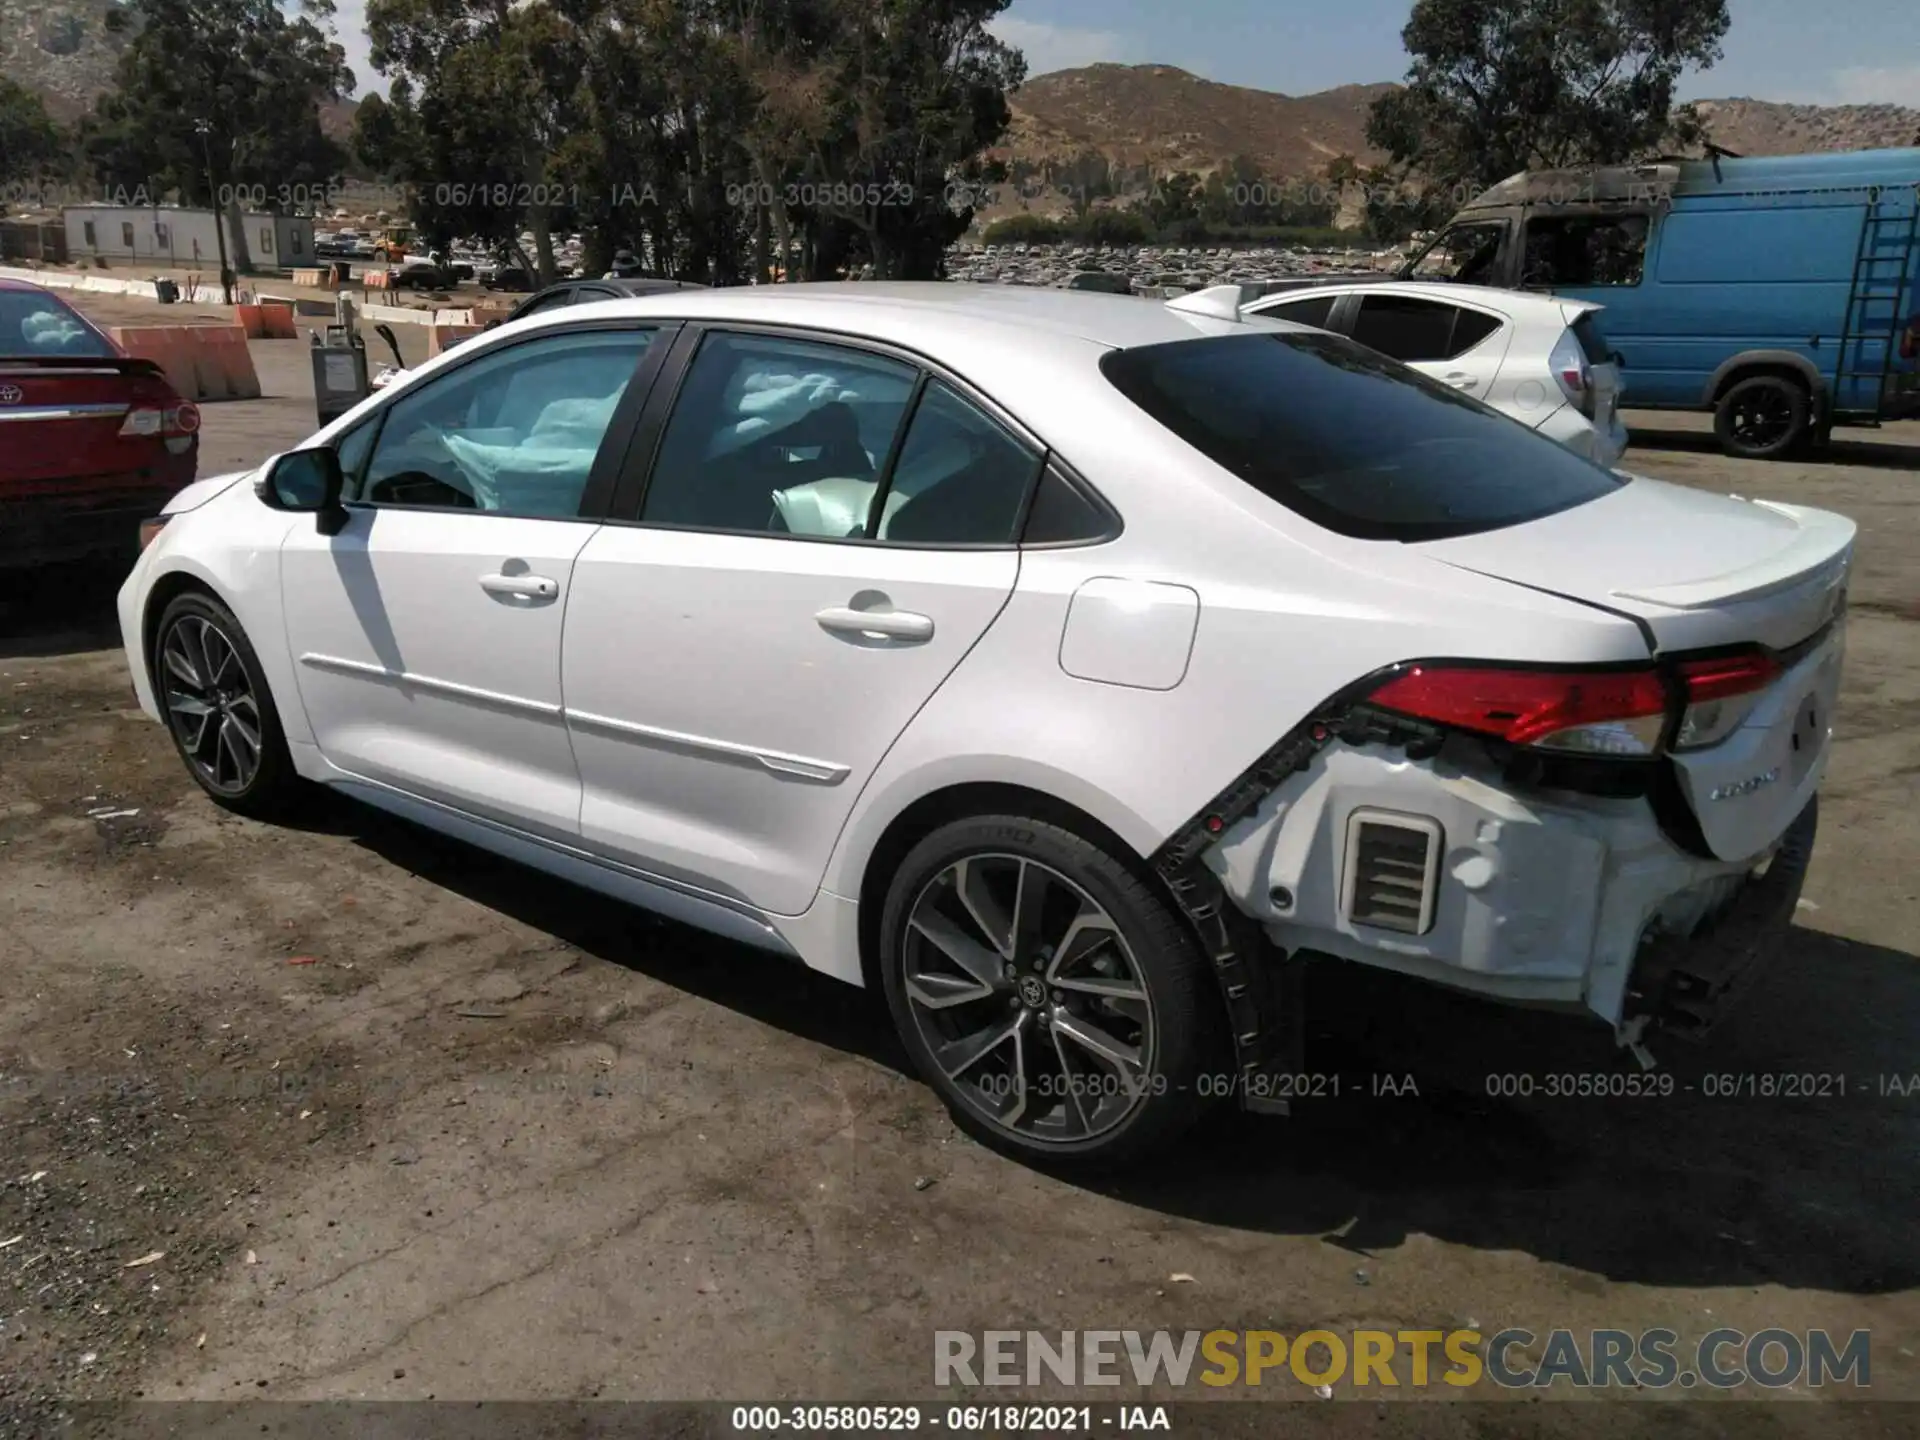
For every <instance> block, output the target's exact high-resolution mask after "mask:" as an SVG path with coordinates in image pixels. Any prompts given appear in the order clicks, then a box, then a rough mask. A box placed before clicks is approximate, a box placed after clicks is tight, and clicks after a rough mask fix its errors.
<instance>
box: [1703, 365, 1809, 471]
mask: <svg viewBox="0 0 1920 1440" xmlns="http://www.w3.org/2000/svg"><path fill="white" fill-rule="evenodd" d="M1812 414H1813V397H1812V396H1810V395H1809V394H1808V393H1807V387H1806V386H1805V385H1802V384H1801V383H1800V382H1799V381H1798V380H1795V379H1793V378H1791V377H1790V376H1786V375H1750V376H1748V377H1747V378H1746V379H1745V380H1740V381H1736V382H1735V383H1734V384H1732V385H1729V386H1728V387H1727V389H1726V392H1725V393H1724V394H1723V395H1721V397H1720V401H1719V403H1718V404H1717V405H1715V406H1714V409H1713V435H1714V438H1715V439H1716V440H1718V441H1719V442H1720V448H1721V450H1723V451H1724V452H1725V453H1727V454H1728V455H1732V456H1734V457H1735V458H1736V459H1741V460H1779V459H1782V458H1784V457H1785V456H1788V455H1791V454H1794V453H1795V452H1796V451H1798V450H1799V449H1800V448H1801V447H1802V446H1803V445H1804V444H1805V443H1806V440H1807V435H1808V426H1809V424H1810V422H1811V420H1812Z"/></svg>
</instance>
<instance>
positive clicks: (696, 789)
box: [119, 283, 1855, 1163]
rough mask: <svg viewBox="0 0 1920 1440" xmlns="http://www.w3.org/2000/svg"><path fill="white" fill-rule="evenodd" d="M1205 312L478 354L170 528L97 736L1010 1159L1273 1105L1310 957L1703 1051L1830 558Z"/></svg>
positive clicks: (582, 339)
mask: <svg viewBox="0 0 1920 1440" xmlns="http://www.w3.org/2000/svg"><path fill="white" fill-rule="evenodd" d="M1242 298H1243V296H1242V294H1241V292H1240V291H1239V289H1238V287H1225V288H1224V289H1222V290H1215V291H1204V292H1201V293H1199V294H1197V295H1191V296H1185V297H1182V298H1180V299H1177V300H1173V301H1171V302H1168V303H1166V304H1160V303H1157V302H1155V301H1151V300H1146V299H1132V298H1125V297H1120V296H1109V295H1099V294H1087V293H1076V292H1065V291H1048V290H1029V289H1015V288H1011V287H1009V288H1004V289H1003V288H999V287H992V286H966V285H924V286H922V285H889V284H872V283H863V284H853V285H792V286H785V285H783V286H764V287H752V288H742V289H737V290H712V291H707V290H702V291H688V292H684V293H680V294H673V295H654V296H648V297H645V298H641V299H635V300H628V301H621V302H613V303H608V304H599V305H593V306H580V307H575V306H568V307H565V308H563V309H560V310H557V311H555V312H553V313H552V314H545V313H543V314H539V315H534V316H530V317H528V318H527V319H525V320H523V321H520V322H518V323H516V324H513V325H510V326H503V327H502V328H501V329H500V330H497V331H495V332H493V333H491V334H489V335H487V336H485V337H483V338H481V339H478V340H475V341H474V342H473V343H471V344H469V345H466V346H463V347H461V348H460V349H459V350H456V351H454V352H451V353H449V354H446V355H442V356H440V357H437V358H436V359H434V360H432V361H430V362H428V363H427V364H426V365H423V366H422V367H420V368H419V369H418V370H416V371H415V372H413V373H412V374H411V375H410V376H409V377H408V378H407V379H406V380H405V381H404V382H403V383H402V384H400V385H397V386H394V387H392V388H390V389H389V390H387V391H386V392H384V393H382V394H380V395H377V396H373V397H370V398H369V399H368V400H367V401H365V402H364V403H362V404H361V405H360V406H358V407H356V408H355V409H354V410H353V411H351V412H350V413H349V414H347V415H346V416H344V417H342V418H341V419H339V420H337V421H335V422H334V423H332V424H330V425H328V426H327V427H326V428H325V429H323V430H322V431H320V433H319V434H318V435H316V436H315V437H314V438H313V439H312V440H311V441H310V442H309V443H307V444H306V445H304V446H302V447H301V448H299V449H298V450H295V451H292V452H289V453H286V454H283V455H280V456H276V457H273V458H272V459H270V460H268V461H266V462H265V463H264V464H263V465H261V466H260V467H259V468H258V469H257V470H255V471H251V472H248V473H246V474H239V475H228V476H222V477H220V478H217V479H211V480H207V481H203V482H201V483H199V484H197V485H195V486H193V487H191V488H190V489H189V490H187V491H186V492H185V493H184V494H182V495H181V496H179V497H177V498H176V499H175V500H174V501H173V502H172V503H171V504H170V505H169V506H168V507H167V513H166V516H165V523H164V525H163V526H162V527H161V528H159V529H158V531H157V533H156V535H155V538H154V540H153V542H152V544H151V545H150V546H149V547H148V548H147V549H146V551H145V552H144V554H143V555H142V557H141V559H140V561H139V563H138V565H137V566H136V568H135V570H134V573H133V574H132V576H131V577H130V578H129V579H128V581H127V583H126V585H125V586H124V587H123V588H122V590H121V592H120V596H119V614H120V623H121V626H122V629H123V631H124V636H125V643H126V649H127V657H128V662H129V665H130V667H131V670H132V673H133V678H134V685H135V689H136V692H137V694H138V696H139V700H140V704H141V706H142V707H143V708H144V709H145V710H146V711H147V712H148V713H149V714H150V715H152V716H154V717H155V718H156V719H160V720H164V721H165V722H166V723H167V724H168V726H169V728H170V731H171V734H172V736H173V739H174V743H175V745H176V747H177V748H178V750H179V752H180V755H181V757H182V759H183V761H184V763H185V764H186V766H187V768H188V771H189V773H190V774H191V775H192V776H193V777H194V779H195V780H196V781H197V782H198V783H199V784H200V785H201V786H202V788H204V789H205V790H206V792H207V793H208V794H209V795H211V796H212V797H213V798H214V799H215V800H216V801H218V802H219V803H220V804H222V805H225V806H227V807H229V808H231V809H234V810H237V811H240V812H242V813H245V814H250V815H255V816H261V817H272V816H275V815H279V814H282V813H284V812H285V811H286V810H287V809H288V808H289V807H291V806H293V805H296V804H297V803H298V801H299V798H300V796H301V795H302V793H303V792H304V791H305V789H306V787H307V784H308V783H309V782H317V783H319V784H322V785H327V786H332V787H334V788H335V789H337V790H339V791H341V792H343V793H345V794H348V795H353V796H357V797H359V798H361V799H363V800H365V801H367V802H369V803H372V804H374V805H377V806H380V807H383V808H385V809H387V810H389V811H392V812H394V813H396V814H399V815H402V816H406V817H410V818H412V819H414V820H417V821H419V822H420V823H422V824H425V825H427V826H430V827H432V828H434V829H437V830H439V831H441V832H443V833H446V834H448V835H452V836H457V837H459V838H461V839H464V840H467V841H470V842H472V843H474V844H476V845H479V846H483V847H487V848H489V849H492V850H494V851H497V852H498V853H501V854H504V855H508V856H512V857H514V858H516V859H519V860H522V861H524V862H526V863H528V864H530V865H532V866H535V867H537V868H539V869H541V870H543V871H545V872H547V873H548V874H550V875H552V876H554V877H556V878H560V879H565V880H568V881H572V882H575V883H578V884H582V885H586V886H590V887H593V888H595V889H598V890H601V891H604V892H605V893H607V894H610V895H614V896H618V897H621V898H624V899H626V900H629V901H633V902H635V903H638V904H641V905H645V906H648V907H651V908H654V909H656V910H659V911H661V912H663V913H666V914H669V915H674V916H677V917H680V918H682V919H684V920H687V921H689V922H691V923H693V924H695V925H700V926H704V927H706V928H708V929H710V930H712V931H714V932H716V933H718V934H721V935H726V936H731V937H734V938H737V939H740V940H743V941H746V942H748V943H750V944H753V945H758V946H761V947H764V948H766V949H769V950H772V951H776V952H780V953H783V954H789V955H795V956H798V957H799V958H800V959H801V960H803V961H804V962H805V963H807V964H808V965H810V966H813V967H814V968H816V969H819V970H821V971H824V972H826V973H828V974H830V975H834V976H837V977H839V978H841V979H843V980H846V981H849V982H852V983H854V984H865V985H872V986H878V987H880V988H881V989H882V990H883V991H884V993H885V995H886V998H887V1001H888V1004H889V1006H890V1008H891V1012H892V1015H893V1018H894V1020H895V1022H896V1023H897V1025H898V1027H899V1030H900V1033H901V1036H902V1037H903V1039H904V1042H905V1044H906V1046H907V1048H908V1049H909V1051H910V1052H911V1053H912V1055H913V1057H914V1059H915V1061H916V1063H917V1064H918V1066H919V1067H920V1069H921V1071H922V1073H923V1074H924V1075H925V1076H926V1078H927V1081H928V1083H929V1084H931V1085H932V1086H933V1087H934V1088H935V1089H936V1090H937V1091H938V1092H939V1093H940V1094H941V1095H942V1097H943V1098H944V1099H945V1100H946V1102H947V1103H948V1104H949V1105H950V1106H951V1107H952V1109H953V1111H954V1113H955V1115H956V1116H957V1117H958V1119H959V1120H960V1122H961V1123H962V1124H964V1125H966V1126H967V1127H968V1128H969V1129H970V1130H972V1131H973V1132H974V1133H975V1134H977V1135H979V1136H981V1137H982V1138H983V1139H985V1140H987V1141H989V1142H990V1143H993V1144H995V1145H998V1146H1000V1147H1002V1148H1004V1149H1006V1150H1007V1151H1009V1152H1011V1153H1014V1154H1018V1155H1021V1156H1025V1157H1030V1158H1038V1159H1043V1160H1049V1161H1055V1162H1062V1163H1064V1162H1070V1161H1084V1162H1092V1161H1113V1160H1117V1159H1120V1158H1123V1157H1127V1156H1137V1155H1138V1154H1140V1153H1142V1152H1144V1151H1145V1150H1147V1149H1149V1148H1150V1147H1152V1146H1153V1145H1155V1144H1157V1143H1159V1142H1162V1141H1165V1140H1167V1139H1168V1138H1169V1137H1170V1136H1172V1135H1173V1134H1175V1133H1176V1132H1178V1131H1179V1130H1180V1129H1181V1128H1182V1127H1183V1126H1185V1125H1186V1124H1187V1123H1188V1122H1189V1121H1190V1120H1191V1119H1192V1118H1193V1116H1194V1115H1195V1114H1196V1112H1197V1111H1198V1110H1199V1109H1200V1108H1201V1107H1202V1106H1203V1105H1204V1104H1205V1103H1207V1101H1208V1100H1209V1099H1210V1098H1211V1097H1213V1096H1215V1095H1219V1094H1224V1093H1234V1094H1238V1095H1240V1096H1241V1097H1242V1098H1243V1102H1244V1103H1248V1104H1250V1105H1253V1106H1255V1107H1256V1108H1258V1107H1259V1106H1261V1105H1263V1104H1265V1103H1266V1101H1267V1099H1268V1098H1270V1097H1273V1096H1276V1095H1280V1094H1284V1093H1285V1092H1284V1089H1283V1088H1282V1082H1281V1081H1280V1080H1279V1079H1278V1078H1277V1077H1280V1076H1283V1075H1290V1074H1294V1073H1297V1070H1296V1068H1295V1067H1297V1066H1298V1064H1299V1060H1300V1057H1299V1056H1298V1054H1297V1053H1296V1052H1295V1051H1294V1050H1293V1049H1292V1048H1291V1043H1292V1042H1290V1041H1289V1040H1288V1038H1287V1037H1289V1036H1291V1035H1294V1034H1296V1033H1298V1032H1297V1031H1296V1029H1295V1028H1294V1027H1292V1026H1290V1025H1289V1024H1288V1023H1286V1022H1287V1020H1289V1019H1290V1018H1291V1016H1283V1015H1282V1013H1281V1011H1280V1008H1279V1002H1278V1001H1277V1000H1276V999H1275V998H1274V997H1275V996H1276V994H1277V993H1279V992H1280V991H1281V990H1282V989H1284V988H1285V987H1284V985H1283V983H1282V982H1283V980H1284V977H1287V976H1289V975H1292V974H1297V973H1298V970H1297V968H1296V967H1298V966H1299V965H1300V964H1301V963H1302V962H1303V961H1304V960H1305V959H1307V958H1311V957H1337V958H1339V959H1344V960H1346V961H1350V962H1357V963H1359V964H1362V965H1369V966H1376V967H1380V968H1383V969H1386V970H1390V971H1397V972H1401V973H1404V974H1407V975H1412V976H1417V977H1420V978H1423V979H1426V980H1429V981H1436V982H1439V983H1442V984H1445V985H1450V986H1454V987H1456V988H1459V989H1462V990H1466V991H1469V992H1473V993H1475V994H1478V995H1482V996H1486V997H1489V998H1491V999H1494V1000H1499V1001H1509V1002H1513V1003H1516V1004H1524V1005H1529V1006H1554V1007H1559V1008H1563V1009H1566V1010H1569V1011H1573V1012H1579V1013H1585V1014H1588V1015H1590V1016H1592V1017H1595V1018H1597V1019H1598V1020H1599V1021H1601V1022H1603V1023H1604V1024H1605V1025H1606V1026H1609V1027H1611V1028H1612V1034H1613V1037H1614V1039H1615V1040H1616V1041H1617V1042H1618V1043H1619V1044H1620V1045H1622V1046H1624V1047H1628V1048H1629V1049H1633V1050H1635V1051H1636V1053H1640V1051H1641V1047H1642V1046H1643V1043H1644V1040H1645V1038H1646V1033H1647V1032H1648V1030H1649V1029H1651V1028H1655V1027H1659V1026H1671V1027H1673V1028H1676V1029H1679V1030H1682V1031H1687V1032H1689V1033H1698V1032H1699V1031H1701V1030H1703V1029H1704V1028H1705V1027H1706V1026H1708V1025H1709V1024H1711V1023H1712V1021H1714V1020H1715V1019H1716V1018H1717V1017H1718V1015H1719V1013H1720V1011H1721V1009H1722V1007H1723V1005H1724V1003H1725V1001H1726V999H1727V997H1728V996H1729V995H1730V994H1732V993H1733V989H1734V982H1735V981H1736V980H1737V979H1739V978H1741V977H1743V976H1744V975H1746V974H1748V973H1749V972H1750V971H1751V969H1752V968H1753V966H1754V965H1755V964H1756V963H1758V961H1759V960H1760V959H1761V958H1762V957H1764V955H1765V954H1766V952H1767V951H1768V950H1769V949H1770V948H1771V946H1772V945H1773V944H1774V942H1776V941H1777V940H1778V939H1779V938H1780V937H1781V936H1783V935H1784V934H1785V933H1786V930H1787V926H1788V924H1789V921H1790V919H1791V916H1792V913H1793V909H1794V905H1795V903H1796V900H1797V897H1798V893H1799V889H1800V884H1801V877H1802V874H1803V871H1804V867H1805V865H1806V861H1807V857H1808V853H1809V850H1810V848H1811V845H1812V841H1813V835H1814V828H1815V824H1816V814H1817V810H1816V800H1815V795H1816V791H1817V788H1818V786H1819V784H1820V780H1821V776H1822V774H1823V772H1824V770H1825V767H1826V764H1827V758H1828V753H1829V736H1830V729H1829V725H1830V717H1831V714H1832V709H1833V704H1834V699H1835V695H1836V692H1837V688H1838V685H1839V674H1840V665H1841V653H1842V634H1843V625H1844V599H1845V586H1846V582H1847V576H1848V571H1849V567H1850V565H1851V562H1852V556H1853V545H1854V535H1855V529H1854V526H1853V524H1852V523H1851V522H1850V521H1848V520H1845V519H1843V518H1841V517H1840V516H1837V515H1833V514H1829V513H1826V512H1824V511H1819V510H1812V509H1806V508H1801V507H1796V506H1791V505H1784V504H1778V503H1773V502H1754V501H1746V500H1740V499H1736V498H1733V497H1729V496H1723V495H1715V494H1709V493H1705V492H1702V491H1696V490H1691V489H1685V488H1678V487H1673V486H1668V485H1663V484H1660V483H1658V482H1655V481H1652V480H1645V479H1638V478H1632V477H1628V476H1624V475H1620V474H1616V473H1614V472H1611V471H1609V470H1606V469H1604V468H1602V467H1600V466H1598V465H1595V464H1593V463H1591V462H1590V461H1588V460H1585V459H1583V458H1581V457H1580V456H1578V455H1575V454H1573V453H1571V452H1570V451H1569V450H1567V449H1566V448H1565V447H1564V446H1561V445H1558V444H1555V443H1553V442H1552V441H1550V440H1548V439H1546V438H1544V437H1543V436H1541V435H1540V434H1538V433H1536V432H1533V431H1529V430H1528V429H1527V428H1525V427H1523V426H1519V425H1515V424H1513V423H1512V422H1511V421H1509V420H1507V419H1506V418H1505V417H1503V416H1501V415H1499V414H1497V413H1495V412H1493V411H1491V410H1489V409H1488V408H1487V407H1485V406H1483V405H1481V404H1480V403H1478V402H1477V401H1474V400H1471V399H1469V398H1467V397H1466V396H1464V395H1462V394H1461V393H1460V392H1459V391H1457V390H1454V389H1452V388H1449V387H1448V386H1446V385H1444V384H1442V383H1440V382H1438V381H1434V380H1432V379H1429V378H1428V377H1426V376H1424V375H1421V374H1419V373H1418V372H1416V371H1413V370H1411V369H1409V368H1407V367H1406V366H1403V365H1400V364H1398V363H1397V362H1394V361H1391V360H1388V359H1386V358H1384V357H1382V356H1380V355H1378V354H1376V353H1375V352H1373V351H1371V350H1369V349H1367V348H1365V347H1364V346H1362V345H1359V344H1357V343H1355V342H1354V341H1353V340H1351V339H1349V338H1347V337H1345V336H1340V335H1334V334H1328V333H1325V332H1322V331H1318V330H1312V329H1307V328H1304V327H1301V326H1297V325H1292V324H1288V323H1285V322H1282V321H1276V320H1271V319H1267V318H1264V317H1259V316H1254V317H1245V316H1242V315H1241V314H1240V313H1239V305H1240V303H1241V300H1242ZM1489 1063H1490V1064H1494V1063H1496V1057H1489Z"/></svg>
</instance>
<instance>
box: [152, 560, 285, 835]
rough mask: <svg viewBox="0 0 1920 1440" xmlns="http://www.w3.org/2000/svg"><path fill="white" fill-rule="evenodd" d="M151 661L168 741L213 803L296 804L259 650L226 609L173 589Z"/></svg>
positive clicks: (254, 810)
mask: <svg viewBox="0 0 1920 1440" xmlns="http://www.w3.org/2000/svg"><path fill="white" fill-rule="evenodd" d="M151 668H152V675H153V689H154V699H155V700H156V701H158V703H159V705H160V710H161V713H162V714H163V715H165V716H166V720H167V730H168V732H169V733H170V734H171V735H172V736H173V745H174V748H175V749H176V750H178V751H179V752H180V758H181V760H182V761H184V762H185V764H186V767H187V773H188V774H189V775H191V776H193V778H194V781H195V782H196V783H197V784H198V785H199V786H200V788H201V789H202V790H204V791H206V792H207V794H208V795H209V796H211V797H212V798H213V800H214V802H215V803H216V804H218V805H222V806H224V807H226V808H227V809H229V810H232V811H235V812H236V813H238V814H241V815H248V816H252V817H253V818H255V819H258V820H271V819H277V818H280V817H282V816H284V815H287V814H289V813H290V812H291V811H292V810H293V809H294V808H295V807H296V806H297V805H298V803H299V802H300V800H301V799H303V798H304V793H305V788H306V787H305V782H303V781H302V780H301V779H300V777H299V775H298V774H296V773H295V771H294V768H293V759H292V757H291V756H290V755H288V753H287V739H286V733H285V731H283V730H282V729H281V728H280V712H279V711H278V710H276V709H275V708H274V704H273V695H272V692H270V691H269V690H268V689H267V681H266V675H265V673H264V672H263V671H262V669H261V667H260V658H259V656H257V655H256V654H254V650H253V646H252V644H250V643H249V642H248V640H247V633H246V631H244V630H243V629H241V628H240V622H239V621H238V620H236V619H235V618H234V615H233V612H232V611H231V610H229V609H227V607H226V606H224V605H222V604H221V603H220V602H219V601H218V600H215V599H214V598H213V597H212V596H211V595H205V594H200V593H189V594H185V595H181V596H178V597H176V598H175V599H174V600H173V601H172V603H170V604H169V605H168V606H167V608H166V610H165V611H163V612H162V613H161V616H160V624H159V626H158V627H157V629H156V630H155V632H154V643H153V663H152V667H151Z"/></svg>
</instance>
